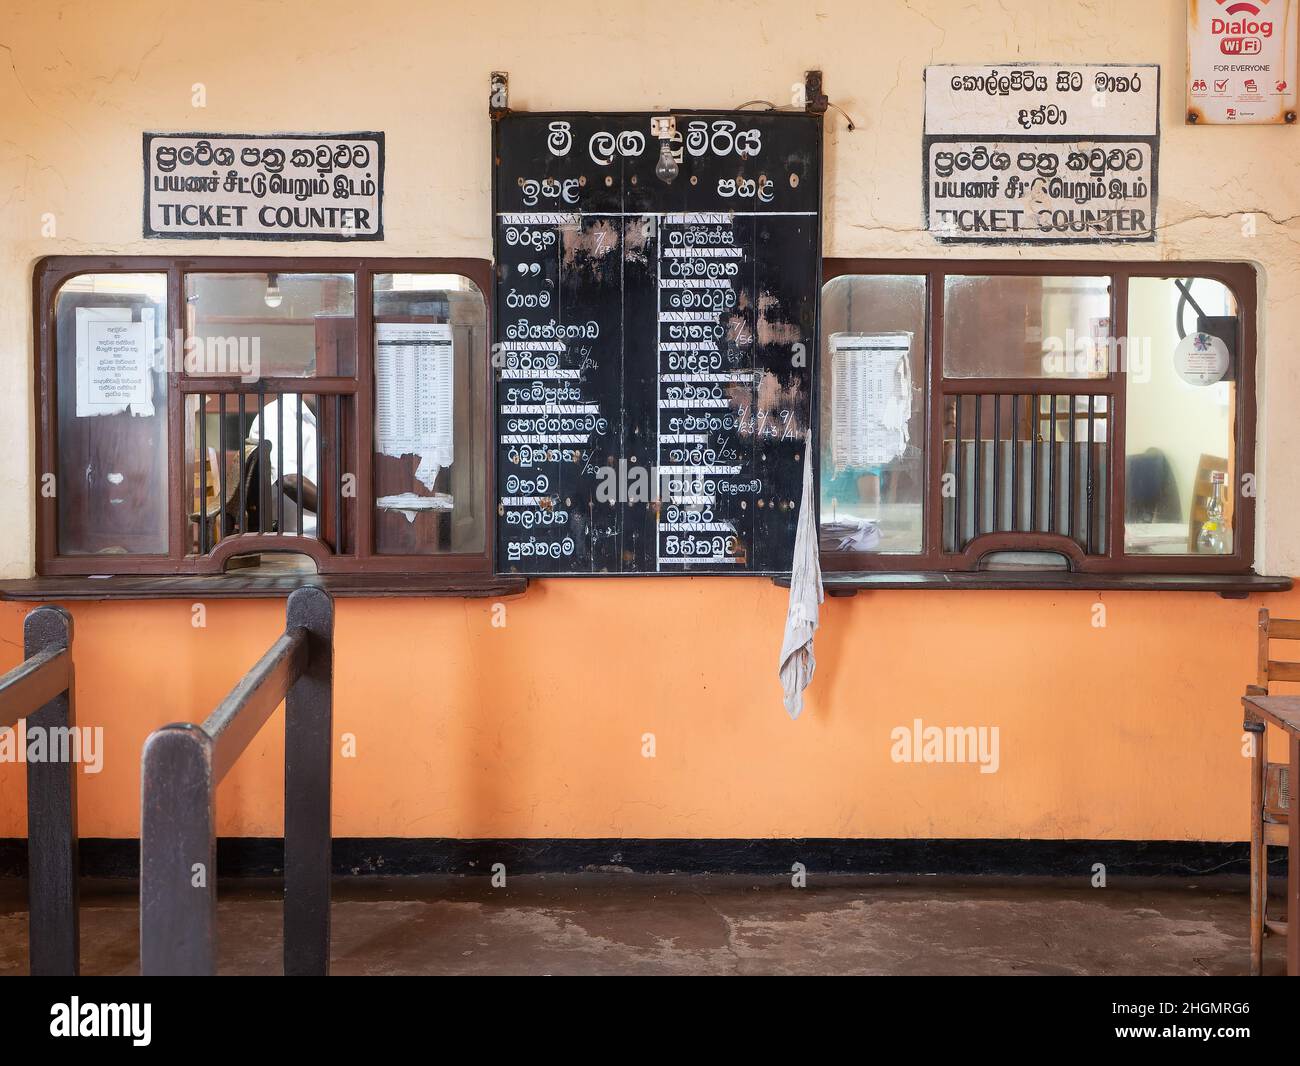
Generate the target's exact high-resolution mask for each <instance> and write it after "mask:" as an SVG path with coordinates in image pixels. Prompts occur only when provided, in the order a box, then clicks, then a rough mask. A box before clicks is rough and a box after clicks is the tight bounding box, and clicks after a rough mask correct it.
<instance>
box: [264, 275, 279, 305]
mask: <svg viewBox="0 0 1300 1066" xmlns="http://www.w3.org/2000/svg"><path fill="white" fill-rule="evenodd" d="M262 301H263V303H265V304H266V306H267V307H279V306H280V304H281V303H282V302H283V301H284V294H283V293H281V292H280V275H279V274H267V275H266V295H265V296H263V297H262Z"/></svg>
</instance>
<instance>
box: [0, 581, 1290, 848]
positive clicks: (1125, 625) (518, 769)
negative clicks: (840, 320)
mask: <svg viewBox="0 0 1300 1066" xmlns="http://www.w3.org/2000/svg"><path fill="white" fill-rule="evenodd" d="M785 596H786V594H785V592H784V591H783V590H780V589H777V588H775V587H774V586H772V585H771V584H769V583H768V582H766V581H762V580H756V579H755V580H751V579H738V580H729V579H726V578H687V579H651V578H646V579H632V580H625V581H620V580H615V579H594V580H585V579H578V580H569V581H560V580H552V581H545V582H539V583H537V584H535V585H534V586H533V587H532V588H531V589H530V590H529V592H528V593H527V595H526V596H524V597H522V598H515V599H511V600H507V601H504V602H505V603H506V625H505V626H504V628H494V627H493V626H492V624H491V622H492V604H491V603H490V602H487V601H459V600H341V601H339V603H338V619H337V640H338V646H337V655H338V658H337V663H336V681H337V688H336V711H335V721H336V732H337V733H339V734H342V733H345V732H351V733H354V734H355V736H356V751H357V755H356V757H355V758H340V757H337V755H336V759H335V800H334V811H335V814H334V829H335V833H336V834H337V835H340V836H414V837H420V836H449V837H487V836H490V837H498V836H499V837H618V836H625V837H727V836H734V837H768V836H775V837H793V836H826V837H854V836H863V837H969V836H974V837H1045V838H1119V839H1210V840H1233V839H1240V838H1241V837H1242V835H1243V833H1244V829H1245V805H1246V802H1247V762H1246V760H1245V759H1244V758H1243V757H1242V754H1241V750H1242V746H1241V737H1242V730H1241V708H1240V704H1239V702H1238V700H1239V697H1240V694H1241V691H1242V687H1243V685H1245V684H1246V683H1247V682H1248V681H1250V680H1252V678H1253V670H1254V632H1255V629H1254V627H1255V616H1256V611H1257V608H1258V607H1259V606H1260V605H1261V604H1266V605H1268V606H1270V607H1271V609H1273V610H1274V611H1276V612H1280V613H1285V614H1290V615H1300V594H1294V595H1291V594H1288V595H1286V596H1266V597H1260V596H1256V597H1252V598H1251V599H1250V600H1247V601H1226V600H1221V599H1219V598H1218V597H1216V596H1213V595H1210V594H1203V593H1194V594H1173V593H1168V594H1151V593H1146V594H1143V593H1126V594H1115V593H1107V594H1103V595H1100V596H1097V595H1093V594H1088V593H1046V592H1043V593H1024V592H1016V593H1011V592H1007V593H999V592H877V593H871V594H860V595H858V596H857V597H855V598H853V599H851V600H828V601H827V604H826V606H825V608H824V613H823V628H822V630H821V632H820V634H819V638H818V643H817V654H818V659H819V662H820V665H819V667H818V673H817V676H816V679H815V681H814V683H813V687H812V688H811V690H810V693H809V696H810V698H809V702H808V706H807V707H806V709H805V712H804V716H803V717H802V718H801V719H800V720H799V721H797V722H791V721H790V720H789V718H787V716H786V714H785V712H784V710H783V708H782V706H781V698H780V696H781V693H780V687H779V685H778V682H777V679H776V672H775V661H776V655H777V650H778V645H779V642H780V634H781V627H782V623H783V619H784V611H785ZM1096 603H1101V604H1103V605H1104V606H1105V609H1106V619H1105V620H1106V626H1105V628H1095V627H1094V626H1093V624H1092V620H1093V617H1094V614H1093V607H1094V604H1096ZM206 608H207V626H206V628H203V629H195V628H193V627H192V626H191V624H190V619H191V605H190V604H189V603H188V602H153V603H143V604H142V603H114V604H84V605H78V606H74V607H73V614H74V616H75V620H76V655H75V659H76V663H77V671H78V674H77V677H78V686H79V687H78V714H79V717H80V720H81V722H82V723H83V724H86V725H99V726H102V727H103V728H104V736H105V765H104V769H103V771H102V772H101V773H100V774H98V775H97V776H90V775H82V777H81V831H82V833H83V835H86V836H119V837H120V836H132V835H135V834H136V832H137V831H138V824H139V806H138V804H139V792H140V789H139V755H140V748H141V745H142V743H143V742H144V739H145V736H146V735H147V733H148V732H149V730H151V729H153V728H155V727H156V726H159V725H162V724H163V723H165V722H169V721H176V720H190V721H197V720H201V719H202V718H203V717H204V716H205V715H206V713H207V712H208V711H209V710H210V709H211V707H212V706H213V705H214V704H215V702H216V701H217V700H218V699H219V698H220V697H221V695H222V694H223V692H224V690H225V689H226V688H228V687H229V685H230V684H231V683H232V682H233V681H234V680H235V678H236V677H237V675H238V674H239V673H240V672H241V671H242V670H244V669H246V668H247V667H248V665H250V664H251V663H252V662H253V661H254V659H255V658H256V656H257V655H258V654H260V652H261V650H262V649H263V647H264V646H265V645H266V644H267V643H269V642H270V640H271V639H272V638H273V637H274V635H275V634H276V633H277V632H278V630H279V628H280V627H281V625H282V624H283V613H282V612H283V604H282V602H280V601H256V602H239V601H222V600H214V601H211V602H209V603H208V604H207V605H206ZM24 613H25V608H22V607H19V606H18V605H14V604H0V669H7V668H9V667H10V666H12V665H14V664H15V663H16V662H17V661H18V659H19V656H20V648H21V623H22V617H23V615H24ZM915 717H920V718H922V719H923V720H924V722H925V723H926V724H927V725H929V724H935V725H989V726H992V725H996V726H998V727H999V729H1000V740H1001V766H1000V769H999V771H998V772H997V773H994V774H981V773H979V772H978V769H977V767H975V766H974V765H942V764H928V765H927V764H913V765H908V764H898V763H894V762H892V761H891V759H890V750H891V739H890V730H891V729H892V728H893V727H895V726H898V725H908V724H910V723H911V721H912V719H913V718H915ZM282 723H283V718H282V715H281V714H279V713H277V715H276V716H275V717H274V718H273V719H272V721H271V723H270V724H269V725H268V727H267V729H266V730H265V735H264V736H263V737H260V738H259V739H258V741H257V742H255V744H254V746H253V747H252V748H251V749H250V750H249V751H248V752H247V753H246V755H245V757H244V759H243V760H242V761H241V763H240V765H239V766H238V767H237V768H236V770H235V771H234V773H233V774H232V776H231V777H230V779H228V780H227V781H226V782H225V783H224V784H223V785H222V788H221V792H220V795H219V801H218V805H219V812H220V830H221V832H222V833H223V834H230V835H254V836H256V835H274V834H277V833H278V832H279V831H280V828H281V816H282V797H281V790H282V787H283V776H282V770H281V761H280V760H281V755H282V746H281V743H280V733H281V730H282ZM647 732H650V733H654V734H655V738H656V747H657V755H656V757H655V758H652V759H647V758H644V757H643V756H642V754H641V750H642V734H644V733H647ZM23 806H24V803H23V774H22V768H21V767H19V766H14V765H0V836H17V835H22V833H23V832H24V816H23Z"/></svg>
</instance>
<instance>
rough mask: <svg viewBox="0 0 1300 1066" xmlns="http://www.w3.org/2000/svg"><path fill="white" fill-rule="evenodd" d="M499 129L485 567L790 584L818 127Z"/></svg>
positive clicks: (608, 122)
mask: <svg viewBox="0 0 1300 1066" xmlns="http://www.w3.org/2000/svg"><path fill="white" fill-rule="evenodd" d="M668 116H671V120H672V126H671V128H668V127H666V126H665V125H657V126H653V127H652V120H653V119H660V120H662V119H664V118H667V117H668ZM494 122H495V131H494V138H493V148H494V166H495V175H494V184H493V208H494V215H495V218H494V224H495V244H496V270H497V275H496V292H495V294H494V296H495V299H494V317H495V323H494V326H495V329H494V345H493V365H494V368H495V382H496V406H495V412H496V448H497V455H496V483H497V522H496V528H497V568H498V570H500V571H501V572H504V573H523V574H539V575H541V574H555V575H561V574H611V575H612V574H655V573H660V574H673V573H751V574H752V573H759V574H772V573H781V572H784V571H788V570H789V569H790V564H791V557H792V554H793V550H794V534H795V525H796V520H797V517H798V508H799V499H800V489H801V486H802V464H803V456H804V448H805V447H806V444H807V441H808V440H809V435H810V426H811V421H812V418H813V410H814V406H815V405H814V404H813V395H812V391H813V382H814V362H815V359H816V351H817V343H816V336H817V301H818V293H819V289H820V279H821V159H822V121H821V116H820V115H813V114H807V113H803V112H799V113H786V112H775V111H769V112H754V111H718V112H707V111H692V112H681V111H678V112H659V113H656V112H646V113H612V114H596V113H580V114H562V113H504V114H500V115H497V116H495V117H494ZM666 128H668V132H665V129H666ZM674 172H675V173H674Z"/></svg>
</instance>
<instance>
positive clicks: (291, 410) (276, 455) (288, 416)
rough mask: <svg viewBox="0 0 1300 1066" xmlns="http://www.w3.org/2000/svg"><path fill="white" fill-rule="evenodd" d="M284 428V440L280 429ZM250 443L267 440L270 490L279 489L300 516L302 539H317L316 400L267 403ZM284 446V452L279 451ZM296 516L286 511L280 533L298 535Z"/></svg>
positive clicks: (296, 397) (294, 396) (298, 397)
mask: <svg viewBox="0 0 1300 1066" xmlns="http://www.w3.org/2000/svg"><path fill="white" fill-rule="evenodd" d="M298 419H301V420H302V451H301V453H300V452H299V451H298ZM282 426H283V436H281V427H282ZM248 439H249V441H250V442H254V443H257V442H260V441H262V440H266V441H267V442H268V443H269V452H268V458H269V460H270V464H271V478H270V481H271V487H272V492H273V493H274V491H275V490H277V489H282V490H283V491H284V494H285V498H286V500H287V501H292V503H293V505H294V506H295V507H297V508H299V509H300V510H301V512H302V535H303V536H304V537H314V536H316V530H317V524H318V523H317V516H318V514H319V513H320V501H319V499H318V495H317V491H316V485H317V482H318V481H319V479H320V475H319V472H318V470H317V468H316V397H315V396H304V395H302V394H299V393H285V394H283V395H282V396H280V397H279V398H278V399H275V400H271V401H269V402H268V403H267V404H266V405H265V406H264V407H263V408H262V413H261V414H260V415H259V416H257V417H256V418H254V419H253V421H252V424H251V425H250V426H249V428H248ZM281 443H283V446H284V447H283V450H281V447H280V445H281ZM297 531H298V516H297V515H296V514H292V513H291V512H290V510H289V508H288V507H286V509H285V516H284V527H283V528H282V529H280V530H279V532H281V533H297Z"/></svg>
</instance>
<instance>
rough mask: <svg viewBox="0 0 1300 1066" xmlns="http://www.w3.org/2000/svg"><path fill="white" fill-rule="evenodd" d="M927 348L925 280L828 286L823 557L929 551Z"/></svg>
mask: <svg viewBox="0 0 1300 1066" xmlns="http://www.w3.org/2000/svg"><path fill="white" fill-rule="evenodd" d="M925 351H926V332H925V277H924V276H923V275H912V274H907V275H880V276H875V275H846V276H844V277H839V278H833V279H832V280H830V281H829V282H827V283H826V285H825V286H824V287H823V288H822V368H823V371H822V382H821V426H822V434H821V534H820V538H819V539H820V543H821V548H822V551H874V552H899V553H903V552H919V551H920V550H921V534H922V508H921V496H922V492H923V490H924V487H925V453H924V444H925V418H924V398H925V383H926V370H925V368H926V359H925Z"/></svg>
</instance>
